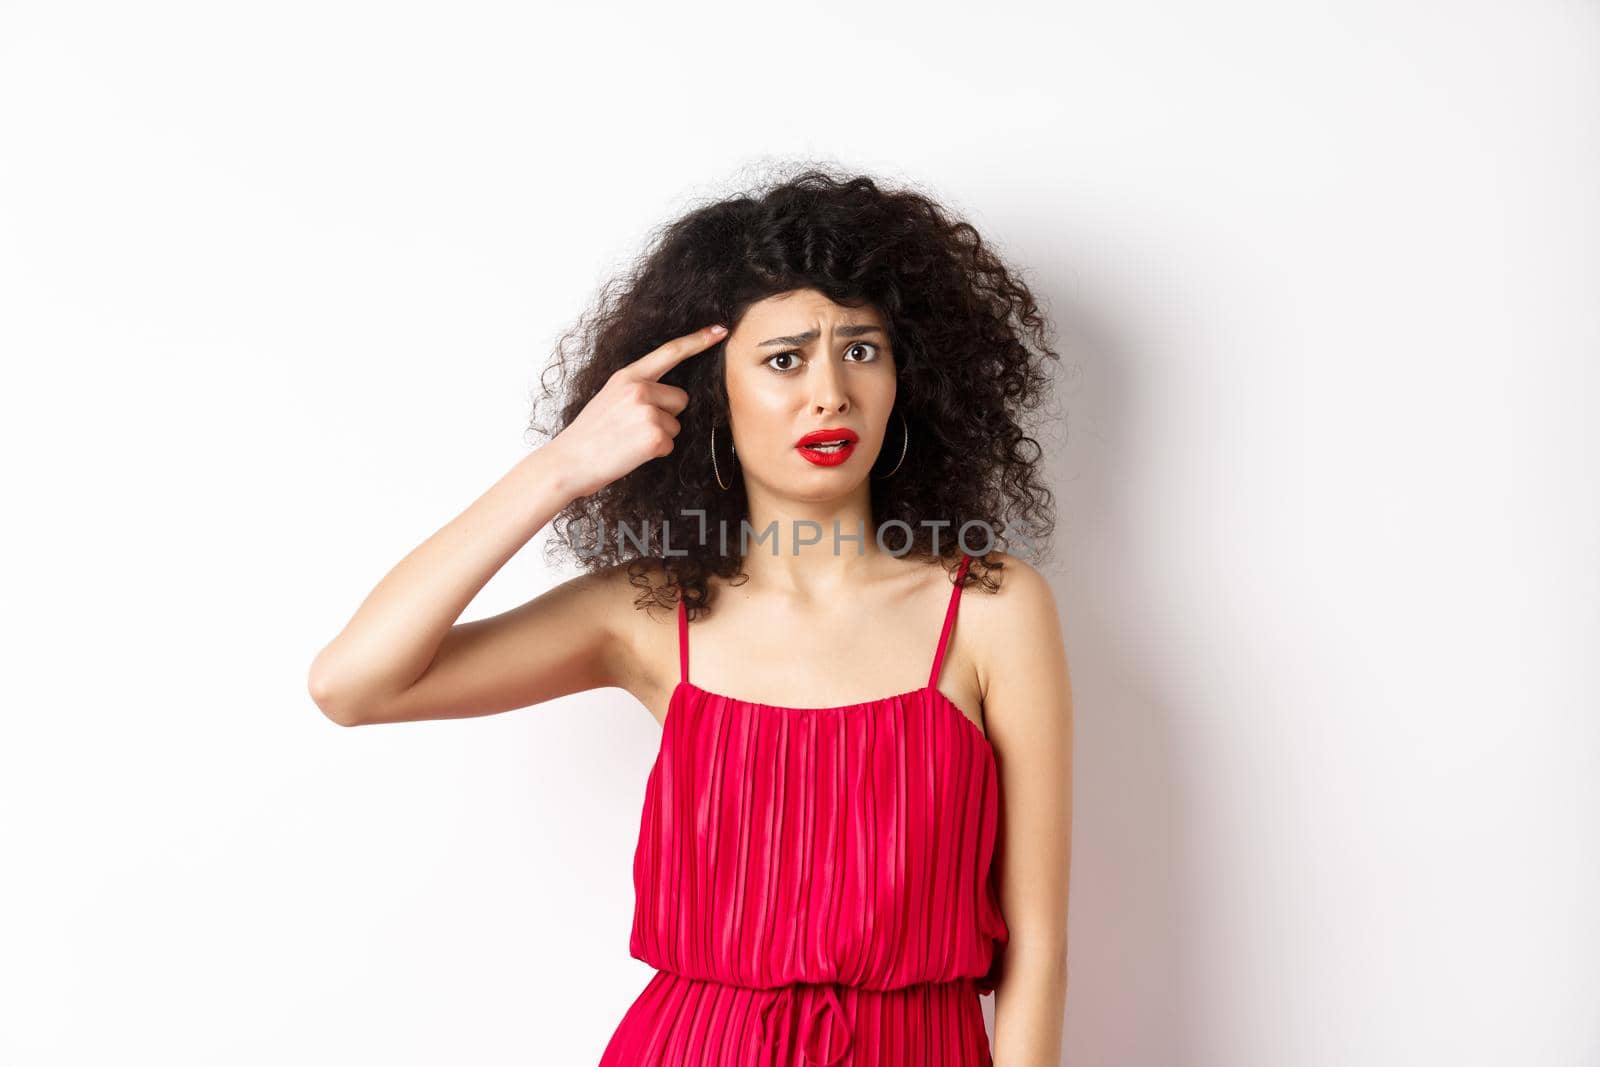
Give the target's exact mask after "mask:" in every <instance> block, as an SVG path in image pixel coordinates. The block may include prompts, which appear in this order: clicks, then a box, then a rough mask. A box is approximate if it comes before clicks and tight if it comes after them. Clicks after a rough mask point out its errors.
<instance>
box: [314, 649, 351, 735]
mask: <svg viewBox="0 0 1600 1067" xmlns="http://www.w3.org/2000/svg"><path fill="white" fill-rule="evenodd" d="M306 690H307V691H308V692H309V693H310V694H311V700H312V702H313V703H314V704H316V705H317V708H318V709H319V710H320V711H321V712H322V714H324V715H326V716H327V717H328V719H329V721H330V722H333V723H334V724H336V725H338V726H360V725H361V724H362V723H363V722H364V721H365V720H364V719H363V718H362V716H361V713H360V710H359V705H358V704H357V703H356V702H355V701H353V700H351V699H350V697H349V695H348V693H347V692H346V691H345V690H344V689H343V688H342V687H341V686H340V685H339V684H338V682H337V681H336V680H335V679H333V678H330V677H329V676H328V671H327V669H326V668H324V667H323V666H322V665H321V661H320V659H319V661H318V662H316V663H313V664H312V665H311V673H310V675H309V676H308V677H307V679H306Z"/></svg>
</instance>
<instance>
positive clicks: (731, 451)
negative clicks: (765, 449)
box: [711, 423, 738, 492]
mask: <svg viewBox="0 0 1600 1067" xmlns="http://www.w3.org/2000/svg"><path fill="white" fill-rule="evenodd" d="M737 454H738V449H736V448H734V446H733V445H731V444H730V445H728V455H730V456H732V455H737ZM711 473H712V474H714V475H715V476H716V479H717V488H719V489H721V490H723V491H724V492H726V491H727V490H729V489H731V488H733V487H732V486H731V485H727V484H725V483H724V482H723V481H722V471H721V469H720V468H718V466H717V424H716V423H712V424H711Z"/></svg>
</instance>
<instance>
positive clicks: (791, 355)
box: [765, 352, 800, 374]
mask: <svg viewBox="0 0 1600 1067" xmlns="http://www.w3.org/2000/svg"><path fill="white" fill-rule="evenodd" d="M799 358H800V353H798V352H777V353H774V354H773V355H770V356H768V357H767V358H766V360H765V362H766V365H767V366H769V367H772V361H773V360H775V359H799ZM772 369H773V370H775V371H777V372H778V373H779V374H787V373H788V372H789V371H791V370H793V369H794V365H793V364H790V365H789V366H787V367H772Z"/></svg>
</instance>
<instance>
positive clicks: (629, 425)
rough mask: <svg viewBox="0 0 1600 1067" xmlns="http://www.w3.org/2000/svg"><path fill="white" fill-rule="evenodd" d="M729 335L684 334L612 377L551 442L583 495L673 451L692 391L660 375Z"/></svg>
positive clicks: (709, 331) (718, 330)
mask: <svg viewBox="0 0 1600 1067" xmlns="http://www.w3.org/2000/svg"><path fill="white" fill-rule="evenodd" d="M727 336H728V332H727V329H726V328H725V327H723V326H708V327H706V328H705V329H702V330H696V331H695V332H694V333H689V334H684V335H683V336H682V337H677V338H674V339H673V340H671V341H668V342H667V343H666V344H664V345H662V346H661V347H660V348H657V349H655V350H654V351H652V352H650V353H648V354H647V355H644V356H641V357H640V358H639V359H637V360H635V361H634V362H632V363H630V364H628V365H627V366H625V367H623V368H621V369H620V370H618V371H617V372H616V373H614V374H612V375H611V377H610V378H609V379H607V380H606V384H605V386H604V387H603V388H602V389H601V390H600V391H599V392H598V393H596V394H595V395H594V396H593V397H592V398H590V400H589V402H588V403H587V404H585V405H584V406H583V410H582V411H580V412H578V417H577V418H575V419H573V420H572V424H571V425H569V426H568V427H567V428H566V429H564V430H562V431H561V432H560V433H558V434H556V436H555V439H554V440H552V441H551V442H550V445H549V446H547V447H557V446H559V447H558V451H559V452H560V454H561V457H562V462H563V463H566V464H568V468H567V473H568V475H569V476H570V478H571V484H572V486H573V489H574V491H575V492H576V494H577V495H578V496H588V495H589V494H591V493H598V492H599V491H600V490H601V489H604V488H605V487H606V486H608V485H610V484H611V483H612V482H614V481H616V480H617V479H618V478H621V477H622V476H623V475H625V474H627V473H628V472H630V471H632V470H633V469H634V468H636V467H638V466H639V465H640V464H641V463H644V462H646V461H648V460H652V459H659V458H660V457H662V456H665V455H668V454H669V453H671V451H672V443H673V439H674V438H676V437H677V436H678V431H679V429H681V427H680V426H679V423H678V420H677V418H676V416H677V415H678V413H679V412H681V411H682V410H683V409H684V408H686V407H688V406H689V394H688V392H686V391H685V390H683V389H679V388H678V387H677V386H675V385H667V384H665V383H663V382H662V381H661V380H660V379H661V377H662V375H664V374H666V373H667V371H669V370H671V369H672V368H673V367H676V366H677V365H678V364H679V363H682V362H683V361H684V360H686V359H688V358H689V357H690V356H693V355H696V354H698V353H700V352H704V351H705V350H706V349H708V348H710V347H711V346H712V345H714V344H716V343H717V342H718V341H721V340H723V339H724V338H726V337H727Z"/></svg>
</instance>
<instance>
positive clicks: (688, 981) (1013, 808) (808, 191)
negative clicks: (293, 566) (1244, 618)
mask: <svg viewBox="0 0 1600 1067" xmlns="http://www.w3.org/2000/svg"><path fill="white" fill-rule="evenodd" d="M702 324H709V325H702ZM691 327H696V328H694V329H693V330H692V332H689V331H690V328H691ZM1044 338H1045V330H1044V320H1043V318H1042V316H1041V315H1040V313H1039V311H1038V308H1037V306H1036V304H1035V301H1034V298H1033V296H1032V294H1031V293H1030V292H1029V291H1028V289H1027V287H1026V286H1025V285H1023V283H1022V282H1021V281H1020V280H1018V278H1017V277H1016V276H1015V275H1014V274H1013V273H1012V272H1010V271H1008V270H1007V268H1006V267H1005V266H1004V264H1003V263H1002V262H1001V261H1000V260H999V259H998V258H997V257H996V255H995V254H994V253H993V252H992V251H991V250H989V249H988V248H987V247H985V246H984V245H983V243H982V241H981V239H980V238H979V236H978V234H977V232H976V231H975V230H974V229H973V228H972V227H971V226H969V225H967V224H966V223H963V222H960V221H956V220H953V219H952V218H951V217H950V216H949V215H948V213H946V212H945V211H944V210H943V209H942V208H940V207H939V206H938V205H936V204H935V203H934V202H933V201H931V200H930V199H928V198H927V197H925V196H923V195H921V194H917V193H914V192H909V191H891V190H888V189H885V188H882V187H881V186H880V185H879V184H878V183H876V182H874V181H872V180H871V179H868V178H864V177H857V178H836V177H834V176H831V175H829V174H827V173H826V172H824V171H821V170H816V169H810V170H806V171H804V172H802V173H800V174H799V175H797V176H795V177H793V178H791V179H789V180H787V181H781V182H777V183H775V184H773V185H771V186H770V187H769V188H766V189H765V190H762V191H759V192H757V193H754V194H751V195H748V196H740V197H734V198H730V199H726V200H722V201H719V202H716V203H711V204H709V205H706V206H703V207H700V208H698V209H696V210H694V211H692V212H690V213H688V214H687V215H685V216H684V217H682V218H680V219H678V220H676V221H674V222H673V223H672V224H671V225H670V226H668V227H667V228H665V229H664V230H663V231H662V232H661V233H660V234H659V235H658V237H657V239H656V241H655V242H654V245H653V247H652V248H651V249H649V250H648V251H647V252H646V254H645V255H644V256H643V257H642V259H641V261H640V263H639V265H638V267H637V269H636V270H635V271H634V272H633V273H632V275H631V276H630V277H629V278H628V280H627V282H626V284H625V285H622V286H620V287H614V288H610V289H608V290H606V291H605V294H604V296H603V298H602V300H601V304H600V307H599V308H598V309H597V310H596V311H595V313H594V314H592V315H591V316H589V317H587V321H586V323H585V324H583V325H581V327H580V329H579V330H578V331H577V332H576V335H575V336H574V335H569V336H568V337H566V338H564V339H563V341H562V343H561V345H559V346H558V350H557V360H556V363H555V369H556V370H558V371H560V372H563V375H565V374H566V372H570V382H569V383H568V385H567V388H566V389H565V390H564V392H562V391H557V390H552V389H547V390H546V392H545V395H544V396H545V398H550V397H555V396H564V403H563V404H562V405H561V407H560V410H559V412H558V418H557V425H556V426H554V427H542V426H540V425H539V423H538V422H537V420H536V421H535V423H534V425H535V427H536V428H538V429H540V430H541V431H542V432H543V433H544V434H546V435H547V436H548V437H549V440H548V442H547V443H546V444H544V445H543V447H540V448H538V449H537V450H536V451H534V452H532V453H531V454H530V455H528V456H527V457H526V458H524V459H523V460H522V461H521V462H519V463H518V464H517V465H516V466H515V467H514V468H513V469H512V470H511V471H510V472H508V473H507V474H506V475H505V476H504V477H502V478H501V479H500V480H499V481H498V482H497V483H496V484H495V485H494V486H492V487H491V488H490V489H489V490H488V491H487V492H485V493H484V494H483V496H482V497H480V498H479V499H478V500H477V501H476V502H474V503H473V504H472V505H471V506H470V507H468V508H467V509H466V511H465V512H463V513H462V514H461V515H459V516H458V517H457V518H455V519H454V520H453V521H452V522H450V523H449V524H448V525H447V526H445V527H444V528H443V529H441V530H440V531H438V532H437V533H435V534H434V535H433V536H432V537H430V538H429V539H428V540H427V541H425V542H424V543H423V544H422V545H421V546H419V547H418V548H417V549H415V550H414V551H413V552H412V553H411V554H410V555H408V556H407V557H406V558H405V559H403V560H402V561H401V562H400V563H399V564H398V565H396V566H395V568H394V569H393V571H391V572H390V573H389V574H388V575H387V576H386V577H385V578H384V579H383V581H382V582H381V583H379V585H378V586H377V588H376V589H374V590H373V592H372V593H371V595H369V596H368V597H367V599H366V601H365V602H363V604H362V605H361V607H360V609H359V610H358V611H357V613H356V614H355V616H354V617H353V618H352V619H351V621H350V622H349V624H348V625H347V626H346V627H345V628H344V630H343V631H342V632H341V633H340V634H339V635H338V636H337V637H336V638H335V639H334V640H333V641H332V642H331V643H330V644H329V645H328V646H327V647H326V648H325V649H324V650H323V651H322V652H321V654H320V655H319V656H318V657H317V660H316V662H315V663H314V664H313V666H312V669H311V677H310V689H311V693H312V696H313V697H314V698H315V700H316V702H317V704H318V706H319V707H321V708H322V710H323V711H324V713H325V714H327V715H328V716H329V717H330V718H331V719H333V720H334V721H335V722H338V723H341V724H344V725H358V724H370V723H387V722H402V721H409V720H417V719H442V718H459V717H466V716H475V715H488V714H493V713H496V712H502V711H510V710H512V709H516V708H523V707H528V706H530V705H534V704H539V703H542V702H544V701H548V700H553V699H555V698H557V697H561V696H565V695H567V694H570V693H577V692H581V691H583V690H587V689H594V688H599V687H606V686H614V687H618V688H622V689H626V690H627V691H628V692H629V693H632V694H633V695H634V696H635V697H637V698H638V700H639V701H640V702H641V703H642V704H643V705H644V706H645V707H646V708H648V709H649V710H650V712H651V714H652V715H653V716H654V717H655V718H656V720H657V721H658V722H660V723H661V724H662V730H663V733H662V739H661V748H660V752H659V754H658V756H657V759H656V762H655V765H654V767H653V769H652V771H651V773H650V776H649V780H648V782H647V784H646V800H645V806H644V812H643V815H642V817H641V820H640V835H639V842H638V846H637V850H636V852H635V857H634V888H635V893H636V907H635V913H634V921H633V929H632V933H631V938H630V949H631V952H632V954H633V955H634V956H635V957H637V958H639V959H641V960H644V961H645V962H647V963H649V964H651V965H652V966H653V967H655V968H656V973H655V974H654V975H653V976H652V977H651V978H650V980H649V982H648V984H647V985H646V987H645V988H644V990H643V991H642V992H641V993H640V994H639V996H638V998H637V999H636V1000H635V1001H634V1003H633V1005H632V1007H631V1008H630V1009H629V1010H628V1012H627V1014H626V1015H625V1017H624V1018H623V1019H622V1021H621V1023H620V1025H619V1026H618V1027H617V1029H616V1031H615V1032H614V1034H613V1035H612V1037H611V1040H610V1042H609V1044H608V1046H607V1048H606V1050H605V1054H604V1056H603V1058H602V1061H601V1062H602V1064H603V1065H607V1067H609V1065H612V1064H615V1065H622V1064H629V1065H634V1064H653V1065H671V1067H703V1065H710V1064H719V1065H720V1064H741V1065H743V1064H814V1065H821V1064H876V1065H902V1064H927V1065H934V1064H939V1065H967V1064H974V1065H976V1064H990V1063H991V1062H992V1063H995V1064H999V1065H1001V1067H1025V1065H1026V1067H1056V1065H1057V1064H1058V1062H1059V1057H1060V1045H1061V1028H1062V1013H1063V1006H1064V1000H1065V995H1066V983H1067V967H1066V915H1067V908H1066V903H1067V882H1068V872H1069V857H1070V841H1071V772H1072V760H1071V756H1072V704H1071V695H1070V683H1069V678H1068V673H1067V663H1066V654H1065V651H1064V649H1063V647H1062V639H1061V634H1060V630H1059V625H1058V620H1057V614H1056V607H1055V604H1054V601H1053V598H1052V595H1051V592H1050V589H1049V587H1048V586H1047V585H1046V584H1045V582H1044V581H1043V580H1042V579H1041V577H1040V576H1039V574H1038V573H1037V572H1036V571H1035V570H1034V569H1033V568H1032V567H1030V566H1029V565H1027V564H1026V563H1024V562H1022V561H1021V560H1020V559H1019V558H1017V557H1015V556H1013V555H1011V554H1009V553H1007V552H1004V551H1001V550H999V549H998V548H996V547H995V546H996V545H999V544H1005V543H1008V538H1009V537H1010V536H1012V535H1013V534H1015V533H1016V532H1017V531H1018V530H1019V529H1020V530H1021V531H1023V532H1024V533H1025V534H1026V535H1027V536H1028V537H1029V539H1030V540H1039V539H1042V538H1044V537H1046V536H1047V535H1048V534H1049V532H1050V529H1051V526H1052V521H1051V518H1050V508H1051V495H1050V493H1049V491H1048V490H1047V489H1046V488H1045V487H1044V486H1043V484H1042V483H1041V481H1040V480H1039V469H1038V461H1039V457H1038V449H1037V446H1036V444H1035V442H1034V441H1033V440H1032V439H1031V438H1030V437H1028V436H1027V435H1026V433H1025V432H1024V429H1023V427H1022V426H1021V425H1020V422H1019V419H1020V418H1021V416H1022V415H1023V414H1024V413H1025V412H1026V411H1028V410H1030V409H1032V408H1035V407H1037V406H1038V403H1039V401H1040V399H1041V397H1042V394H1043V390H1044V389H1045V387H1046V386H1047V385H1048V382H1049V376H1048V375H1047V374H1046V373H1045V371H1044V369H1043V365H1044V363H1045V360H1046V359H1053V358H1055V353H1054V352H1053V351H1051V350H1050V349H1049V348H1048V347H1047V345H1046V344H1045V339H1044ZM1030 342H1031V344H1030ZM569 350H575V351H576V352H578V353H581V359H573V358H571V356H570V354H569ZM547 523H553V527H552V528H553V530H555V531H556V532H557V533H558V534H559V535H560V536H559V537H557V538H552V539H551V540H550V546H551V547H552V548H560V547H564V548H565V549H566V550H567V551H568V552H570V553H572V554H573V555H575V556H577V557H578V558H579V559H581V561H582V563H583V565H584V567H585V568H586V573H584V574H582V575H580V576H579V577H576V578H573V579H571V580H569V581H567V582H565V583H564V584H561V585H559V586H557V587H555V588H554V589H551V590H550V591H548V592H546V593H544V594H543V595H541V596H538V597H536V598H534V599H532V600H530V601H529V602H528V603H526V604H523V605H522V606H520V607H518V608H516V609H514V610H512V611H508V612H506V613H504V614H501V615H497V616H495V617H493V618H487V619H481V620H477V621H474V622H468V623H459V622H457V621H456V620H457V619H458V617H459V616H460V614H461V612H462V611H463V610H464V609H465V607H466V606H467V604H468V603H469V602H470V601H471V600H472V598H473V597H474V595H476V594H477V592H478V591H479V590H480V589H481V588H482V587H483V586H484V584H485V583H486V582H487V581H488V579H489V578H490V577H491V576H492V575H493V574H494V573H495V572H496V571H497V570H498V569H499V568H500V567H501V566H502V565H503V564H504V563H505V562H506V560H508V559H509V558H510V557H511V556H512V555H513V554H515V553H516V552H517V550H518V549H519V548H521V547H522V546H523V545H524V544H526V543H527V542H528V541H529V540H530V539H531V538H532V537H533V536H534V535H535V534H536V533H538V532H539V531H540V530H542V529H543V528H544V527H545V525H546V524H547ZM575 531H576V535H574V533H575ZM958 534H959V538H960V539H959V541H958V540H957V535H958ZM952 572H953V578H952ZM968 585H974V586H980V587H981V592H980V593H978V594H977V595H967V596H965V597H963V596H962V593H963V590H964V589H965V588H966V587H967V586H968ZM958 607H959V612H958V610H957V609H958ZM657 608H660V609H665V610H659V611H658V610H653V609H657ZM958 619H959V622H960V624H959V625H957V620H958ZM691 623H692V624H693V625H691ZM691 635H692V638H693V640H692V641H691V640H690V638H691ZM691 648H692V650H693V658H692V660H691V657H690V652H691ZM691 664H692V668H693V669H692V672H691ZM729 694H737V696H733V695H729ZM885 694H892V695H885ZM989 991H994V992H996V994H997V995H996V1008H995V1043H994V1048H993V1051H992V1052H991V1049H990V1047H989V1042H988V1038H987V1035H986V1034H985V1030H984V1022H983V1017H982V1009H981V1004H980V1002H979V1000H978V998H979V996H980V995H981V994H982V993H984V992H989Z"/></svg>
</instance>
